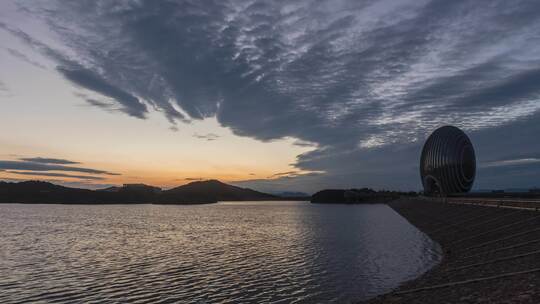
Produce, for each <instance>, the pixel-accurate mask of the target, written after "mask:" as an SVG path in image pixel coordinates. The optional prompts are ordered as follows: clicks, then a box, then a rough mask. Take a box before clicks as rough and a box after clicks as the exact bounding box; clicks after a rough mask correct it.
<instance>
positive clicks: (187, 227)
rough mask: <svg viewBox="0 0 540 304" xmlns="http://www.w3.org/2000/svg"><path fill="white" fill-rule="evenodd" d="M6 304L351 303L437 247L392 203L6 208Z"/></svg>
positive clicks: (0, 292) (2, 288) (1, 296)
mask: <svg viewBox="0 0 540 304" xmlns="http://www.w3.org/2000/svg"><path fill="white" fill-rule="evenodd" d="M0 229H1V230H0V244H1V247H0V273H1V276H0V302H1V303H10V302H12V303H19V302H26V301H36V300H44V301H46V302H57V303H62V302H64V303H73V302H85V303H87V302H91V301H95V302H118V301H120V302H125V301H129V302H134V303H137V302H152V303H158V302H159V303H174V302H181V303H228V302H232V303H238V302H243V303H245V302H257V303H261V302H265V303H277V302H280V303H313V302H337V303H342V302H350V301H353V300H354V301H356V300H361V299H365V298H368V297H371V296H374V295H377V294H380V293H384V292H387V291H389V290H390V289H392V288H394V287H396V286H397V285H398V284H399V283H400V282H402V281H404V280H407V279H411V278H414V277H415V276H417V275H418V274H420V273H421V272H424V271H426V270H427V269H429V268H430V267H431V266H433V265H434V264H435V263H436V262H437V261H438V259H439V254H438V253H439V250H440V249H439V248H438V246H436V245H435V244H433V243H432V242H431V241H430V240H429V239H428V238H427V237H426V236H425V235H424V234H422V233H421V232H419V231H418V230H417V229H416V228H414V227H413V226H411V225H410V224H409V223H408V222H407V221H406V220H404V219H403V218H401V217H400V216H399V215H398V214H397V213H395V212H394V211H393V210H392V209H391V208H389V207H387V206H386V205H356V206H330V205H312V204H309V203H304V202H242V203H240V202H238V203H232V202H231V203H219V204H214V205H203V206H157V205H137V206H126V205H115V206H71V205H0Z"/></svg>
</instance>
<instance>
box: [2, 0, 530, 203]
mask: <svg viewBox="0 0 540 304" xmlns="http://www.w3.org/2000/svg"><path fill="white" fill-rule="evenodd" d="M0 67H1V68H0V107H1V108H0V130H1V131H0V179H3V180H7V181H19V180H28V179H40V180H47V181H52V182H55V183H59V184H64V185H69V186H77V187H87V188H100V187H106V186H108V185H118V184H122V183H147V184H151V185H155V186H160V187H164V188H169V187H173V186H176V185H180V184H184V183H187V182H190V181H192V180H198V179H212V178H215V179H220V180H222V181H225V182H232V183H235V184H237V185H241V186H249V187H253V188H255V189H259V190H263V191H305V192H313V191H316V190H319V189H321V188H326V187H339V188H342V187H366V186H367V187H374V188H377V189H381V188H385V189H400V190H418V189H420V187H421V182H420V177H419V172H418V170H419V169H418V162H419V157H420V151H421V148H422V144H423V143H424V141H425V139H426V137H427V136H428V135H429V134H430V132H432V131H433V130H434V129H435V128H437V127H439V126H442V125H446V124H451V125H455V126H458V127H460V128H462V129H463V130H464V131H465V132H466V133H467V134H468V135H469V136H470V138H471V140H472V142H473V144H474V146H475V149H476V156H477V162H478V164H479V165H478V172H477V182H476V184H475V188H476V189H483V188H511V187H513V188H516V187H523V188H528V187H534V186H540V140H539V139H540V2H538V1H428V0H400V1H396V0H388V1H375V0H373V1H358V0H339V1H337V0H332V1H316V0H292V1H291V0H288V1H281V0H280V1H264V0H250V1H246V0H238V1H234V0H220V1H198V0H197V1H142V0H141V1H54V0H51V1H48V0H47V1H12V0H6V1H0Z"/></svg>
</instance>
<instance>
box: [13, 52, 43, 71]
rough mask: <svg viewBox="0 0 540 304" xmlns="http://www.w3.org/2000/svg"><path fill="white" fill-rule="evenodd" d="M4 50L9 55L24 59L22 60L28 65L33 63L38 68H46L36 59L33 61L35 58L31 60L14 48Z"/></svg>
mask: <svg viewBox="0 0 540 304" xmlns="http://www.w3.org/2000/svg"><path fill="white" fill-rule="evenodd" d="M6 51H7V52H8V53H9V54H10V55H11V56H13V57H15V58H17V59H19V60H21V61H24V62H26V63H28V64H30V65H33V66H35V67H37V68H40V69H46V67H45V66H44V65H43V64H41V63H39V62H37V61H35V60H32V59H30V58H28V56H26V55H25V54H23V53H21V52H19V51H17V50H15V49H12V48H7V49H6Z"/></svg>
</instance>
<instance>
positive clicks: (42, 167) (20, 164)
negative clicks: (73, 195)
mask: <svg viewBox="0 0 540 304" xmlns="http://www.w3.org/2000/svg"><path fill="white" fill-rule="evenodd" d="M0 169H4V170H24V171H35V172H40V171H68V172H80V173H89V174H104V175H119V174H118V173H111V172H107V171H103V170H96V169H90V168H82V167H71V166H64V165H58V164H48V163H36V162H29V161H9V160H0Z"/></svg>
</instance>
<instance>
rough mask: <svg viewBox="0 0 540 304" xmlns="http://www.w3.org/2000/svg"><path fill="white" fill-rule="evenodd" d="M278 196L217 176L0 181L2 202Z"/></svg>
mask: <svg viewBox="0 0 540 304" xmlns="http://www.w3.org/2000/svg"><path fill="white" fill-rule="evenodd" d="M280 199H282V198H280V197H279V196H275V195H271V194H267V193H262V192H258V191H255V190H251V189H246V188H240V187H236V186H232V185H228V184H225V183H222V182H220V181H217V180H208V181H197V182H192V183H189V184H186V185H183V186H179V187H176V188H173V189H170V190H165V191H162V190H161V189H160V188H157V187H152V186H148V185H144V184H127V185H124V186H123V187H110V188H106V189H101V190H87V189H78V188H68V187H63V186H59V185H55V184H51V183H47V182H40V181H27V182H20V183H8V182H0V203H34V204H37V203H63V204H143V203H157V204H204V203H215V202H218V201H262V200H280Z"/></svg>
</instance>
